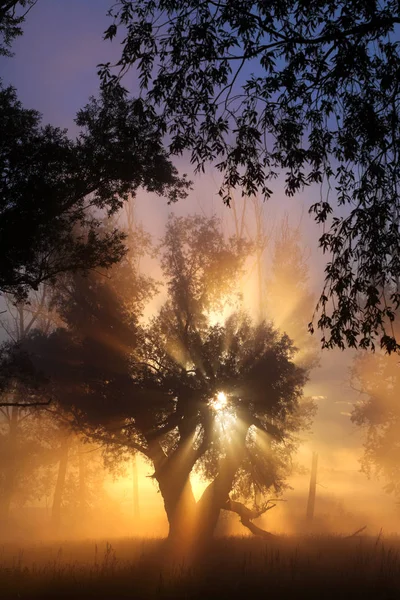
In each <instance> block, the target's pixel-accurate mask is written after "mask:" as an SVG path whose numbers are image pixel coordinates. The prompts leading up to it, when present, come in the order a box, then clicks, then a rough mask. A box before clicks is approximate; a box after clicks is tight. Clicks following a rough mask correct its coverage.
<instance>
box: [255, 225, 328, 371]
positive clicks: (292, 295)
mask: <svg viewBox="0 0 400 600" xmlns="http://www.w3.org/2000/svg"><path fill="white" fill-rule="evenodd" d="M309 257H310V251H309V250H308V249H307V247H306V246H305V244H304V241H303V239H302V235H301V232H300V228H299V227H293V226H291V225H290V222H289V217H288V215H286V216H285V217H284V218H283V219H282V222H281V223H280V226H279V227H278V228H277V230H276V236H275V243H274V245H273V247H272V260H271V265H270V271H269V277H267V283H266V304H267V314H268V315H269V316H270V317H271V319H273V320H275V322H276V323H277V325H279V328H280V329H281V330H282V331H284V332H285V333H287V334H288V336H289V337H290V338H291V339H292V340H293V343H294V345H295V346H296V347H297V348H299V349H300V356H298V357H297V361H298V360H300V364H303V365H305V366H307V368H310V367H312V366H316V365H317V363H318V360H319V349H318V342H317V341H316V340H315V339H314V338H312V337H311V336H310V335H309V332H308V329H307V322H306V320H305V318H304V317H305V315H311V314H312V312H313V309H314V306H315V295H314V294H313V293H312V291H311V290H310V287H311V286H310V282H309Z"/></svg>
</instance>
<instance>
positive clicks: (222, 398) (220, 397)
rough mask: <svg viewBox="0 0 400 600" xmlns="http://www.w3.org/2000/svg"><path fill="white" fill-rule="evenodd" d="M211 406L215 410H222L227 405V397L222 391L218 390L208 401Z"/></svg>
mask: <svg viewBox="0 0 400 600" xmlns="http://www.w3.org/2000/svg"><path fill="white" fill-rule="evenodd" d="M210 405H211V408H212V409H213V410H215V411H216V412H219V411H222V410H224V409H225V408H226V407H227V406H228V398H227V397H226V394H225V393H224V392H218V394H217V396H216V397H215V398H213V399H212V400H211V401H210Z"/></svg>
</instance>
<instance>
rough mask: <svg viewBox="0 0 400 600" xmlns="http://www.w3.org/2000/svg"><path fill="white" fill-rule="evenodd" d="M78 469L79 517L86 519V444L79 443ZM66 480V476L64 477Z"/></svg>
mask: <svg viewBox="0 0 400 600" xmlns="http://www.w3.org/2000/svg"><path fill="white" fill-rule="evenodd" d="M78 444H79V447H78V468H79V516H80V517H81V518H82V519H84V518H85V516H86V509H87V498H86V464H85V450H84V448H85V444H83V442H82V441H81V440H79V441H78ZM64 479H65V476H64Z"/></svg>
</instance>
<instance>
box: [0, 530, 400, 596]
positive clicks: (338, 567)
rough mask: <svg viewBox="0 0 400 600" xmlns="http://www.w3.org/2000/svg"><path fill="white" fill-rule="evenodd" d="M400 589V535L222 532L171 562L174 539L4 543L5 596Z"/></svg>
mask: <svg viewBox="0 0 400 600" xmlns="http://www.w3.org/2000/svg"><path fill="white" fill-rule="evenodd" d="M399 594H400V538H399V537H390V538H385V537H384V536H382V535H380V536H379V537H376V538H372V537H367V536H358V537H354V538H349V539H344V538H343V537H339V536H329V537H327V536H307V537H305V536H303V537H280V538H277V539H274V540H273V541H268V542H265V541H263V540H261V539H257V538H249V537H247V538H239V537H235V538H233V537H231V538H220V539H218V540H216V541H215V543H214V545H213V548H212V551H211V552H210V553H209V554H208V555H207V557H206V558H204V559H203V560H202V561H201V562H198V563H196V564H193V565H188V564H187V563H185V560H184V559H180V560H178V561H175V562H174V561H172V562H171V561H169V560H168V555H167V553H166V552H165V541H163V540H157V539H152V540H151V539H143V540H139V539H127V538H126V539H118V540H111V541H100V542H99V541H93V540H86V541H84V542H82V541H81V542H65V543H60V542H58V543H54V544H49V543H42V544H40V543H37V544H36V545H31V546H29V547H28V546H26V547H23V546H21V545H20V544H19V545H16V544H5V545H3V546H1V547H0V597H1V598H2V600H6V599H8V598H30V599H32V598H37V599H39V598H40V599H47V598H49V599H50V598H73V599H74V600H78V599H79V598H85V599H86V598H97V599H100V598H110V599H111V598H135V599H137V600H141V599H146V598H171V599H172V598H174V599H175V598H177V599H181V598H191V599H200V598H202V599H205V598H207V599H214V598H215V599H217V598H218V599H219V600H222V599H224V598H229V599H231V600H234V599H236V598H245V600H247V599H250V598H256V597H257V596H260V598H265V597H270V598H278V597H279V599H280V600H281V599H282V598H296V599H301V598H307V600H309V599H314V598H315V599H317V598H318V599H323V600H326V599H331V598H332V599H333V598H335V599H336V598H338V597H339V598H340V600H344V599H346V598H352V599H354V598H363V599H369V598H371V599H372V598H373V599H374V600H392V599H393V600H394V599H395V598H398V597H399Z"/></svg>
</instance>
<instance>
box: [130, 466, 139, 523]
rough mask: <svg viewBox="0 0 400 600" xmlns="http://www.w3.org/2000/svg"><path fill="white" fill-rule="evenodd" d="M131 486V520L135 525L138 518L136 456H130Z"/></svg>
mask: <svg viewBox="0 0 400 600" xmlns="http://www.w3.org/2000/svg"><path fill="white" fill-rule="evenodd" d="M132 484H133V490H132V491H133V518H134V519H135V523H137V521H138V520H139V518H140V505H139V476H138V468H137V460H136V454H134V455H133V456H132Z"/></svg>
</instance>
